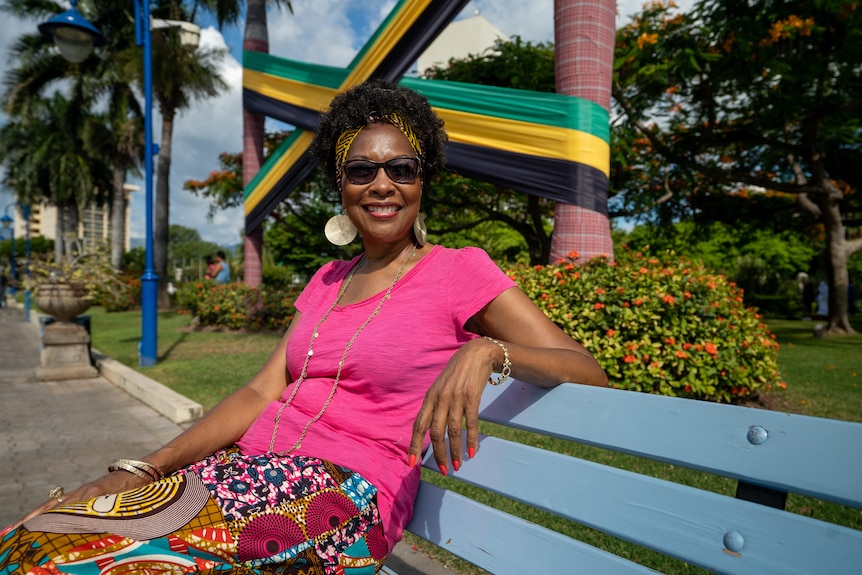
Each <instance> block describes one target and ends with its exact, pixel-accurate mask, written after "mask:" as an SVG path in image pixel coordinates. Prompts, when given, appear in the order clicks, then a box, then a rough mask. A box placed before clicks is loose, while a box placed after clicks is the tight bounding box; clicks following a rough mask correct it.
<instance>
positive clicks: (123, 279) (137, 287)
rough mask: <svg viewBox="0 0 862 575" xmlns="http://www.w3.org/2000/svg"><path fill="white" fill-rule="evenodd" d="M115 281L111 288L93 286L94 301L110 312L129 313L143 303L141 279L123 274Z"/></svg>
mask: <svg viewBox="0 0 862 575" xmlns="http://www.w3.org/2000/svg"><path fill="white" fill-rule="evenodd" d="M115 279H116V281H115V282H114V283H113V284H112V285H111V286H110V288H105V287H103V286H102V285H95V286H93V287H92V290H91V292H90V293H91V294H92V298H93V301H94V302H96V304H98V305H100V306H102V307H103V308H105V311H108V312H112V311H128V310H130V309H133V308H135V307H137V306H138V305H139V304H140V303H141V278H140V277H135V276H132V275H130V274H128V273H122V274H118V275H117V276H116V277H115Z"/></svg>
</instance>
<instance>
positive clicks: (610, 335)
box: [607, 328, 617, 337]
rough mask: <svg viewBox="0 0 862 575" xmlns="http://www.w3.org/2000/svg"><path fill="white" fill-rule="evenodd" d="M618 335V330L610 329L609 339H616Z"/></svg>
mask: <svg viewBox="0 0 862 575" xmlns="http://www.w3.org/2000/svg"><path fill="white" fill-rule="evenodd" d="M616 334H617V330H615V329H613V328H611V329H609V330H608V332H607V335H608V337H614V336H615V335H616Z"/></svg>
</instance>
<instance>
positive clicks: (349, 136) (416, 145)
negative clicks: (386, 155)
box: [335, 112, 422, 182]
mask: <svg viewBox="0 0 862 575" xmlns="http://www.w3.org/2000/svg"><path fill="white" fill-rule="evenodd" d="M380 121H385V122H388V123H390V124H392V125H393V126H395V127H396V128H398V130H399V131H400V132H401V133H402V134H404V137H406V138H407V140H408V141H409V142H410V147H411V148H413V151H414V152H416V155H417V156H418V157H420V158H421V157H422V144H421V143H420V142H419V138H418V137H416V133H415V132H414V131H413V129H412V128H411V127H410V125H409V124H408V123H407V122H405V121H404V119H403V118H402V117H401V116H400V115H399V114H396V113H394V112H393V113H391V114H379V113H377V112H371V113H370V114H368V123H369V124H376V123H378V122H380ZM363 128H365V126H361V127H359V128H351V129H349V130H345V131H344V132H343V133H342V134H341V135H340V136H338V141H337V142H336V143H335V175H336V178H337V180H338V181H339V182H341V168H342V166H343V165H344V161H345V160H346V159H347V152H349V151H350V146H352V145H353V140H355V139H356V136H358V135H359V132H361V131H362V129H363Z"/></svg>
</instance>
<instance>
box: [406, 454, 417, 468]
mask: <svg viewBox="0 0 862 575" xmlns="http://www.w3.org/2000/svg"><path fill="white" fill-rule="evenodd" d="M414 465H416V455H415V454H413V453H411V454H410V457H408V458H407V467H413V466H414Z"/></svg>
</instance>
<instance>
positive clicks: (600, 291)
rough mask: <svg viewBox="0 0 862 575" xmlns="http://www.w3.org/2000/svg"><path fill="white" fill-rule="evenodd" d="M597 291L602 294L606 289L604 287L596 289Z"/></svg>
mask: <svg viewBox="0 0 862 575" xmlns="http://www.w3.org/2000/svg"><path fill="white" fill-rule="evenodd" d="M596 293H597V294H599V295H601V294H603V293H605V290H604V288H599V289H597V290H596Z"/></svg>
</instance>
